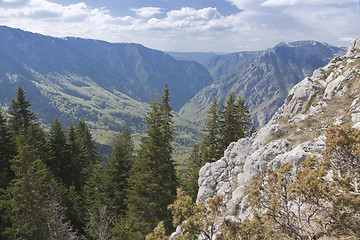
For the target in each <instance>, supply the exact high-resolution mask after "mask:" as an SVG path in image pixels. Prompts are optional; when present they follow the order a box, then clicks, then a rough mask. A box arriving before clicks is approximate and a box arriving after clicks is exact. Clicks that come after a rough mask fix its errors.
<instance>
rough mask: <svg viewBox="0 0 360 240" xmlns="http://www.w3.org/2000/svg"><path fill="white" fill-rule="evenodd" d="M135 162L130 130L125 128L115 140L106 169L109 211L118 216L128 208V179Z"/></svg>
mask: <svg viewBox="0 0 360 240" xmlns="http://www.w3.org/2000/svg"><path fill="white" fill-rule="evenodd" d="M133 162H134V144H133V141H132V139H131V134H130V130H129V129H128V128H127V127H126V126H124V127H122V128H121V130H120V132H118V133H117V134H116V136H115V139H114V140H113V143H112V149H111V155H110V159H109V163H108V164H107V165H106V167H105V175H106V177H107V180H106V192H107V194H108V199H109V209H110V211H112V212H113V213H115V214H116V215H122V214H123V213H124V210H125V207H126V205H125V194H126V192H125V190H126V189H127V188H128V187H129V184H128V178H129V177H130V170H131V167H132V165H133Z"/></svg>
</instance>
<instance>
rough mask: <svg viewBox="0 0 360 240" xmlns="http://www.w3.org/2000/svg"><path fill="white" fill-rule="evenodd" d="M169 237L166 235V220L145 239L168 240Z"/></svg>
mask: <svg viewBox="0 0 360 240" xmlns="http://www.w3.org/2000/svg"><path fill="white" fill-rule="evenodd" d="M168 239H169V238H168V237H167V236H166V233H165V226H164V222H163V221H161V222H159V224H158V225H157V226H156V228H154V232H153V233H149V234H148V235H146V238H145V240H168Z"/></svg>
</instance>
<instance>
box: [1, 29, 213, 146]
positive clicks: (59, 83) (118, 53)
mask: <svg viewBox="0 0 360 240" xmlns="http://www.w3.org/2000/svg"><path fill="white" fill-rule="evenodd" d="M0 42H1V45H0V105H1V106H3V107H5V108H6V107H9V105H10V103H11V98H13V97H15V95H16V89H17V87H18V85H21V86H23V87H24V89H25V92H26V94H27V97H28V99H29V100H30V102H31V103H32V110H33V111H34V112H35V114H36V115H37V116H38V118H39V120H40V122H41V123H42V124H43V125H45V126H49V125H50V124H52V122H53V119H54V117H55V116H58V117H59V118H60V120H61V121H62V122H66V124H68V123H69V120H70V119H73V120H77V119H80V118H83V119H85V120H86V122H87V123H88V124H89V125H90V127H91V128H92V129H93V130H94V133H95V137H96V139H97V140H98V141H99V142H106V141H108V140H109V136H110V135H112V133H113V131H117V130H118V129H119V128H120V126H121V125H122V124H125V123H126V124H127V125H128V126H129V127H131V128H132V129H133V130H134V131H135V132H141V130H142V129H143V128H144V124H143V117H144V116H145V114H146V112H147V110H148V104H147V103H148V102H149V100H150V98H151V97H153V93H154V90H155V89H156V90H157V93H158V94H162V89H163V88H164V87H165V84H168V87H169V89H170V94H171V101H170V104H171V106H172V107H173V108H174V110H179V109H180V108H181V107H182V106H183V105H184V104H185V103H186V102H187V101H189V100H190V99H191V98H192V97H193V96H194V95H195V94H196V93H197V92H198V91H199V90H201V89H202V88H204V87H205V86H207V85H209V84H210V83H211V82H212V81H213V79H212V78H211V76H210V75H209V73H208V71H207V70H206V69H205V68H204V67H203V66H202V65H200V64H199V63H197V62H193V61H183V60H182V61H178V60H175V59H174V58H173V57H171V56H170V55H168V54H166V53H163V52H161V51H157V50H153V49H149V48H146V47H144V46H142V45H139V44H131V43H108V42H104V41H97V40H91V39H80V38H71V37H68V38H54V37H49V36H43V35H40V34H34V33H31V32H26V31H22V30H19V29H13V28H9V27H5V26H1V27H0ZM178 122H181V120H180V119H179V118H178ZM183 124H184V125H185V128H191V126H190V124H189V123H188V122H185V121H183ZM191 131H192V130H191Z"/></svg>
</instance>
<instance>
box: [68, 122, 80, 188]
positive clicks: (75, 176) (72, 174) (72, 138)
mask: <svg viewBox="0 0 360 240" xmlns="http://www.w3.org/2000/svg"><path fill="white" fill-rule="evenodd" d="M67 142H68V146H69V158H70V171H69V174H67V180H66V184H67V185H74V186H75V188H76V190H80V188H81V186H80V161H79V155H80V147H79V145H78V143H77V140H76V128H75V126H74V124H73V123H72V122H71V123H70V126H69V128H68V136H67Z"/></svg>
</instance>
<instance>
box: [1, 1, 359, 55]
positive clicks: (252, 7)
mask: <svg viewBox="0 0 360 240" xmlns="http://www.w3.org/2000/svg"><path fill="white" fill-rule="evenodd" d="M0 25H6V26H9V27H15V28H21V29H24V30H28V31H32V32H37V33H41V34H45V35H51V36H55V37H66V36H75V37H82V38H93V39H100V40H105V41H109V42H134V43H139V44H142V45H144V46H146V47H150V48H154V49H158V50H162V51H181V52H236V51H245V50H262V49H266V48H269V47H273V46H274V45H276V44H277V43H279V42H290V41H296V40H317V41H321V42H327V43H329V44H333V45H338V46H348V44H349V43H350V41H351V39H353V38H355V37H356V36H357V35H360V1H359V0H156V1H155V0H88V1H86V0H83V1H80V0H0Z"/></svg>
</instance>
